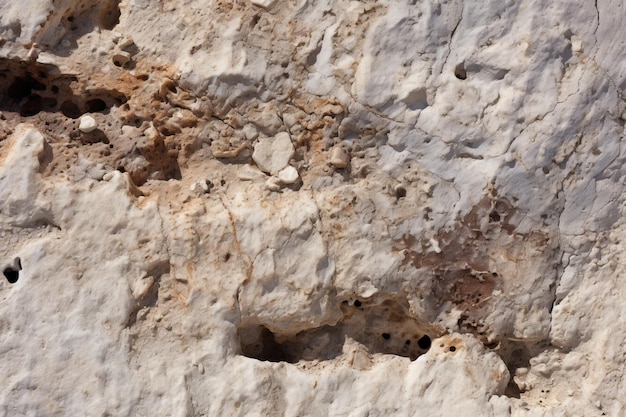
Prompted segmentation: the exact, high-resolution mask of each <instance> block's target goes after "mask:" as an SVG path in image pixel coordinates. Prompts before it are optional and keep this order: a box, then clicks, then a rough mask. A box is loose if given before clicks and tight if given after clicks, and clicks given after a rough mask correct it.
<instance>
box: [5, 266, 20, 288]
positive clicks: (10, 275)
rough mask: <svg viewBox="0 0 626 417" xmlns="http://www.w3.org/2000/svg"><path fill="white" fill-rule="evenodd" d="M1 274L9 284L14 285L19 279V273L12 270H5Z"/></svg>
mask: <svg viewBox="0 0 626 417" xmlns="http://www.w3.org/2000/svg"><path fill="white" fill-rule="evenodd" d="M3 273H4V276H5V277H6V279H7V281H9V283H11V284H15V283H16V282H17V280H18V278H19V277H20V272H19V271H17V270H15V269H13V268H5V269H4V271H3Z"/></svg>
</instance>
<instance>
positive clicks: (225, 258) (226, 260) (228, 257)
mask: <svg viewBox="0 0 626 417" xmlns="http://www.w3.org/2000/svg"><path fill="white" fill-rule="evenodd" d="M229 259H230V253H227V254H226V255H224V261H225V262H228V260H229Z"/></svg>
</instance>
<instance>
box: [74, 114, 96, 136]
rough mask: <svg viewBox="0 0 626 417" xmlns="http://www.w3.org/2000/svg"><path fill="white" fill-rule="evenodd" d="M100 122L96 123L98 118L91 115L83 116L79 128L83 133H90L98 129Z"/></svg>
mask: <svg viewBox="0 0 626 417" xmlns="http://www.w3.org/2000/svg"><path fill="white" fill-rule="evenodd" d="M97 127H98V124H97V123H96V119H94V118H93V117H91V116H83V117H81V118H80V125H79V126H78V129H79V130H80V131H81V132H83V133H90V132H93V131H94V130H96V128H97Z"/></svg>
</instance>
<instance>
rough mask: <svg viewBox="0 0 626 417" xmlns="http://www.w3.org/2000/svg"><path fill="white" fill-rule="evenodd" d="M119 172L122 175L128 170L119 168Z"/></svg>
mask: <svg viewBox="0 0 626 417" xmlns="http://www.w3.org/2000/svg"><path fill="white" fill-rule="evenodd" d="M117 170H118V171H119V172H121V173H122V174H123V173H125V172H126V169H125V168H124V167H117Z"/></svg>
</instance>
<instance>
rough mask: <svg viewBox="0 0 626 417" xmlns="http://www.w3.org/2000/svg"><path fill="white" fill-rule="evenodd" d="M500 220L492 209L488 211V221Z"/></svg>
mask: <svg viewBox="0 0 626 417" xmlns="http://www.w3.org/2000/svg"><path fill="white" fill-rule="evenodd" d="M499 221H500V214H499V213H498V212H497V211H495V210H493V211H492V212H491V213H489V223H498V222H499Z"/></svg>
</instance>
